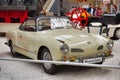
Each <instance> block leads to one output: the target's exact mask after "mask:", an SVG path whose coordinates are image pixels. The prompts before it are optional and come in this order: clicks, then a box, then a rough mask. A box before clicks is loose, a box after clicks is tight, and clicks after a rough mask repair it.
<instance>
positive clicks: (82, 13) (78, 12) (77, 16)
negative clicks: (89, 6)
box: [66, 8, 89, 30]
mask: <svg viewBox="0 0 120 80" xmlns="http://www.w3.org/2000/svg"><path fill="white" fill-rule="evenodd" d="M66 16H68V17H70V19H71V21H72V22H74V23H75V24H76V25H78V24H79V25H80V26H81V28H80V30H81V29H84V28H85V27H86V25H87V24H88V16H89V14H88V13H87V11H86V10H84V9H83V8H75V9H74V10H73V11H72V12H67V13H66Z"/></svg>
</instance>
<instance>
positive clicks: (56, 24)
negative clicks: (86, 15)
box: [36, 17, 75, 31]
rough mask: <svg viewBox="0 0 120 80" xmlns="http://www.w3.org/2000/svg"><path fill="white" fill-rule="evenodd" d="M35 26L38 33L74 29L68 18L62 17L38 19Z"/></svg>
mask: <svg viewBox="0 0 120 80" xmlns="http://www.w3.org/2000/svg"><path fill="white" fill-rule="evenodd" d="M43 22H45V23H43ZM49 23H50V24H49ZM36 25H37V28H38V31H43V30H55V29H70V28H74V27H75V25H74V23H72V22H71V21H70V20H69V19H68V18H64V17H52V18H51V17H47V18H39V19H38V20H37V24H36ZM43 28H44V29H43Z"/></svg>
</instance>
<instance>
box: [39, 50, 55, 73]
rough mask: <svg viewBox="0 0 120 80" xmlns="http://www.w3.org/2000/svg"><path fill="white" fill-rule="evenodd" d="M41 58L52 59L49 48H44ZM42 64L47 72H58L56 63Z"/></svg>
mask: <svg viewBox="0 0 120 80" xmlns="http://www.w3.org/2000/svg"><path fill="white" fill-rule="evenodd" d="M41 59H42V60H48V61H52V57H51V54H50V51H49V50H48V49H47V48H44V49H43V51H42V55H41ZM42 65H43V69H44V71H45V72H47V73H49V74H55V73H56V68H57V67H56V65H55V64H51V63H43V64H42Z"/></svg>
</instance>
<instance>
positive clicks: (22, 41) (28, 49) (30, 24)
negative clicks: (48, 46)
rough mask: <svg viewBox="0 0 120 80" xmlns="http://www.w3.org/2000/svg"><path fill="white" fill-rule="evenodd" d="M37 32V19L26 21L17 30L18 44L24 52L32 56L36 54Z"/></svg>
mask: <svg viewBox="0 0 120 80" xmlns="http://www.w3.org/2000/svg"><path fill="white" fill-rule="evenodd" d="M35 34H36V27H35V20H33V19H31V20H27V21H25V22H24V23H23V24H22V25H21V26H20V28H19V30H18V32H17V39H18V46H19V47H20V49H21V51H22V54H23V55H26V56H29V57H32V56H33V55H34V46H33V43H34V38H33V37H34V36H35Z"/></svg>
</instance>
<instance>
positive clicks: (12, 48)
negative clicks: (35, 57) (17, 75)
mask: <svg viewBox="0 0 120 80" xmlns="http://www.w3.org/2000/svg"><path fill="white" fill-rule="evenodd" d="M9 46H10V50H11V54H12V56H17V52H16V51H15V48H14V45H13V43H12V41H10V42H9Z"/></svg>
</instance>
